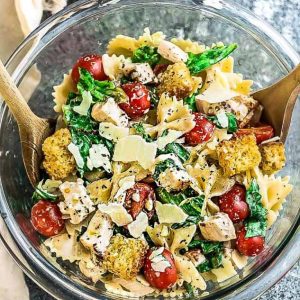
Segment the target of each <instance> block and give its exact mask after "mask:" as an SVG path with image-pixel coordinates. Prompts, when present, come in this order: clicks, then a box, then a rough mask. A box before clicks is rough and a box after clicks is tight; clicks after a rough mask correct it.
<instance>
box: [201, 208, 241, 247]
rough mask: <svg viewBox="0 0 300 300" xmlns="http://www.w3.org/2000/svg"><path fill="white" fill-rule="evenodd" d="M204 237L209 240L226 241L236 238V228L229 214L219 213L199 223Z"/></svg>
mask: <svg viewBox="0 0 300 300" xmlns="http://www.w3.org/2000/svg"><path fill="white" fill-rule="evenodd" d="M199 227H200V231H201V234H202V235H203V237H204V238H205V239H206V240H209V241H217V242H225V241H230V240H233V239H235V238H236V235H235V229H234V226H233V223H232V221H231V220H230V218H229V216H228V215H227V214H225V213H217V214H215V215H213V216H210V217H208V218H207V219H206V220H204V221H203V222H200V223H199Z"/></svg>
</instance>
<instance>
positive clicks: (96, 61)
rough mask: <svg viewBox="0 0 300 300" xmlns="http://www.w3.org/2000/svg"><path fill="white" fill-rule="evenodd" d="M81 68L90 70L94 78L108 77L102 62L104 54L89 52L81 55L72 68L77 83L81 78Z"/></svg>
mask: <svg viewBox="0 0 300 300" xmlns="http://www.w3.org/2000/svg"><path fill="white" fill-rule="evenodd" d="M79 68H83V69H86V70H87V71H89V72H90V73H91V74H92V76H93V77H94V79H96V80H106V79H107V78H108V77H107V76H106V75H105V73H104V70H103V64H102V56H100V55H97V54H89V55H85V56H82V57H80V58H79V59H78V60H77V62H76V64H75V65H74V67H73V69H72V73H71V76H72V79H73V81H74V82H75V83H76V84H77V83H78V81H79V78H80V74H79Z"/></svg>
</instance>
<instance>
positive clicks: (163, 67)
mask: <svg viewBox="0 0 300 300" xmlns="http://www.w3.org/2000/svg"><path fill="white" fill-rule="evenodd" d="M168 66H169V65H166V64H157V65H156V66H155V67H154V69H153V73H154V74H155V75H156V76H157V75H158V74H160V73H163V72H164V71H166V70H167V68H168Z"/></svg>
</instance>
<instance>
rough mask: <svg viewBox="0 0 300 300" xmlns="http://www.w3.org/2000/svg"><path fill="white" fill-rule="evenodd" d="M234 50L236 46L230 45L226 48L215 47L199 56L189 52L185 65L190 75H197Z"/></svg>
mask: <svg viewBox="0 0 300 300" xmlns="http://www.w3.org/2000/svg"><path fill="white" fill-rule="evenodd" d="M236 48H237V44H230V45H228V46H220V47H218V46H216V47H213V48H211V49H208V50H206V51H204V52H202V53H199V54H193V53H190V52H189V53H188V55H189V58H188V60H187V62H186V65H187V67H188V68H189V70H190V72H191V74H192V75H197V74H198V73H200V72H201V71H203V70H205V69H207V68H209V67H210V66H212V65H214V64H216V63H218V62H219V61H221V60H223V59H224V58H226V57H227V56H228V55H229V54H230V53H231V52H233V51H234V50H235V49H236Z"/></svg>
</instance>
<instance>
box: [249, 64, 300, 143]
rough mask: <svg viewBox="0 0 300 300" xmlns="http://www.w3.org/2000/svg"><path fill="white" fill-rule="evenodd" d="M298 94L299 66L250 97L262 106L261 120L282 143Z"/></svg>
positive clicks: (299, 89)
mask: <svg viewBox="0 0 300 300" xmlns="http://www.w3.org/2000/svg"><path fill="white" fill-rule="evenodd" d="M299 93H300V64H298V65H297V67H296V68H295V69H294V70H292V71H291V72H290V73H289V74H288V75H287V76H285V77H283V78H282V79H280V80H279V81H278V82H276V83H275V84H273V85H271V86H270V87H267V88H265V89H262V90H259V91H257V92H254V93H253V94H252V95H251V96H252V97H253V98H254V99H256V100H258V101H259V102H260V103H261V104H262V105H263V107H264V113H263V118H265V119H266V121H268V122H269V123H270V124H271V125H272V126H273V128H274V130H275V134H276V135H277V136H279V137H280V140H281V141H282V142H283V143H284V142H285V140H286V138H287V135H288V131H289V128H290V124H291V118H292V114H293V109H294V106H295V103H296V101H297V97H298V95H299Z"/></svg>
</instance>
